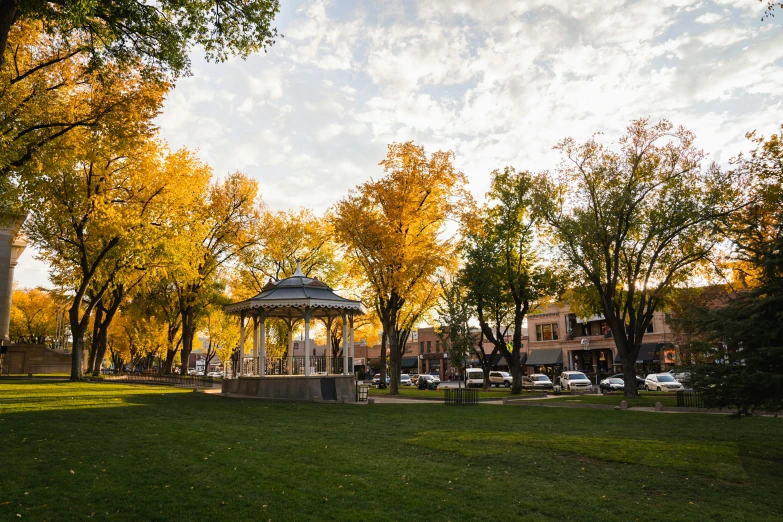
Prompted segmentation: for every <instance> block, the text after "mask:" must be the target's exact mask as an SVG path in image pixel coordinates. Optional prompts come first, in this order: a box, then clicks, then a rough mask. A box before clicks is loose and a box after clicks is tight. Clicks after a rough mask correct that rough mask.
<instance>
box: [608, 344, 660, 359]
mask: <svg viewBox="0 0 783 522" xmlns="http://www.w3.org/2000/svg"><path fill="white" fill-rule="evenodd" d="M663 345H664V343H643V344H642V346H641V347H640V348H639V355H638V356H637V357H636V363H637V364H642V363H649V362H658V360H659V359H660V357H659V354H658V352H659V350H660V348H661V347H662V346H663ZM622 363H623V358H622V356H621V355H620V354H619V353H618V354H617V357H615V358H614V364H622Z"/></svg>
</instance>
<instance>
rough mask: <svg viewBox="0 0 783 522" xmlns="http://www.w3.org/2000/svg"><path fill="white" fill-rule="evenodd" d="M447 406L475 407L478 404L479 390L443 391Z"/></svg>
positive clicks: (452, 389) (453, 389) (459, 389)
mask: <svg viewBox="0 0 783 522" xmlns="http://www.w3.org/2000/svg"><path fill="white" fill-rule="evenodd" d="M443 398H444V399H445V401H446V406H475V405H477V404H478V390H470V389H468V388H446V389H445V390H443Z"/></svg>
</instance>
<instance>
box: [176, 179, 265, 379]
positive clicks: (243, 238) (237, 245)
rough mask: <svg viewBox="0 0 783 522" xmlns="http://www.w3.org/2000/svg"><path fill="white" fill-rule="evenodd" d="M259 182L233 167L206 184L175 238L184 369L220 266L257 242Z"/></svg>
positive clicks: (181, 356) (181, 353) (184, 370)
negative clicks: (203, 197) (201, 199)
mask: <svg viewBox="0 0 783 522" xmlns="http://www.w3.org/2000/svg"><path fill="white" fill-rule="evenodd" d="M257 194H258V185H257V183H256V182H255V181H253V180H251V179H250V178H249V177H248V176H247V175H245V174H242V173H241V172H235V173H233V174H230V175H228V176H227V177H226V178H225V179H223V180H222V181H216V182H214V183H212V184H211V185H210V186H209V189H208V191H207V193H206V199H205V200H203V201H200V202H199V204H198V205H197V206H195V207H193V208H192V209H191V215H190V220H189V222H188V224H187V229H186V230H183V233H182V234H180V235H179V236H178V238H177V247H176V249H177V251H178V258H177V262H176V263H175V264H174V265H173V266H172V267H171V268H170V270H169V271H168V276H169V277H170V278H171V279H172V281H173V283H174V286H175V288H176V292H177V300H178V308H179V314H180V316H181V320H182V324H181V329H182V349H181V351H180V361H181V363H182V372H183V373H187V370H188V368H187V364H188V357H190V352H191V351H192V350H193V335H194V333H195V331H196V321H197V320H198V317H199V315H200V314H201V313H203V311H204V310H205V308H206V306H207V305H208V304H209V298H210V296H211V295H212V292H213V290H214V286H213V285H214V283H215V280H216V278H217V277H218V275H219V270H220V269H221V268H222V267H225V266H226V265H227V264H228V263H230V262H233V261H234V260H236V259H237V258H238V257H239V255H240V254H241V253H242V252H243V251H245V250H246V249H248V248H250V247H252V246H253V245H256V244H258V241H259V232H260V231H259V215H260V212H259V206H260V205H259V203H258V202H257V201H256V199H257Z"/></svg>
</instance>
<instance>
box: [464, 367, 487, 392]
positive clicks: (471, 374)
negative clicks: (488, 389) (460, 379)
mask: <svg viewBox="0 0 783 522" xmlns="http://www.w3.org/2000/svg"><path fill="white" fill-rule="evenodd" d="M482 386H484V370H482V369H481V368H467V369H466V370H465V387H466V388H471V387H475V388H481V387H482Z"/></svg>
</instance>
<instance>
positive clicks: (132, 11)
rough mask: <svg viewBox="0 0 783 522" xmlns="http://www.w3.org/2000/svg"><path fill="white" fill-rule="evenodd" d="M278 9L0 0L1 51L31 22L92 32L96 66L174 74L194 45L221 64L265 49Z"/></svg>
mask: <svg viewBox="0 0 783 522" xmlns="http://www.w3.org/2000/svg"><path fill="white" fill-rule="evenodd" d="M279 8H280V6H279V2H278V0H246V1H239V0H225V1H221V0H156V1H155V2H137V1H135V0H86V1H85V0H25V1H21V0H0V55H4V53H5V51H6V44H7V42H8V37H9V32H10V31H11V29H12V28H14V27H16V26H18V25H19V24H22V23H25V22H28V21H33V22H40V23H41V25H42V26H44V27H46V28H47V29H48V31H49V32H50V33H56V34H63V35H71V34H83V35H87V36H88V37H87V38H85V42H84V48H85V50H86V51H87V53H88V55H89V57H90V59H91V61H93V62H94V66H95V67H98V66H100V65H102V64H103V63H105V62H106V61H107V60H111V61H119V62H130V63H136V62H148V63H152V64H155V65H156V66H159V67H161V68H164V69H167V70H170V71H172V72H173V73H174V74H175V75H176V74H180V73H182V72H185V73H187V72H189V65H190V59H189V58H188V50H189V49H190V47H192V46H193V45H198V46H200V47H203V48H204V51H205V53H206V56H207V59H212V60H216V61H224V60H226V59H227V58H228V57H229V56H230V55H234V54H237V55H239V56H242V57H245V56H247V55H248V54H250V53H252V52H255V51H258V50H261V49H264V50H266V48H267V47H269V46H271V45H272V44H274V41H275V40H274V39H275V37H276V36H277V30H276V29H274V28H271V27H270V25H271V23H272V20H273V18H274V16H275V15H276V14H277V12H278V10H279ZM0 65H3V63H2V62H0Z"/></svg>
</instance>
